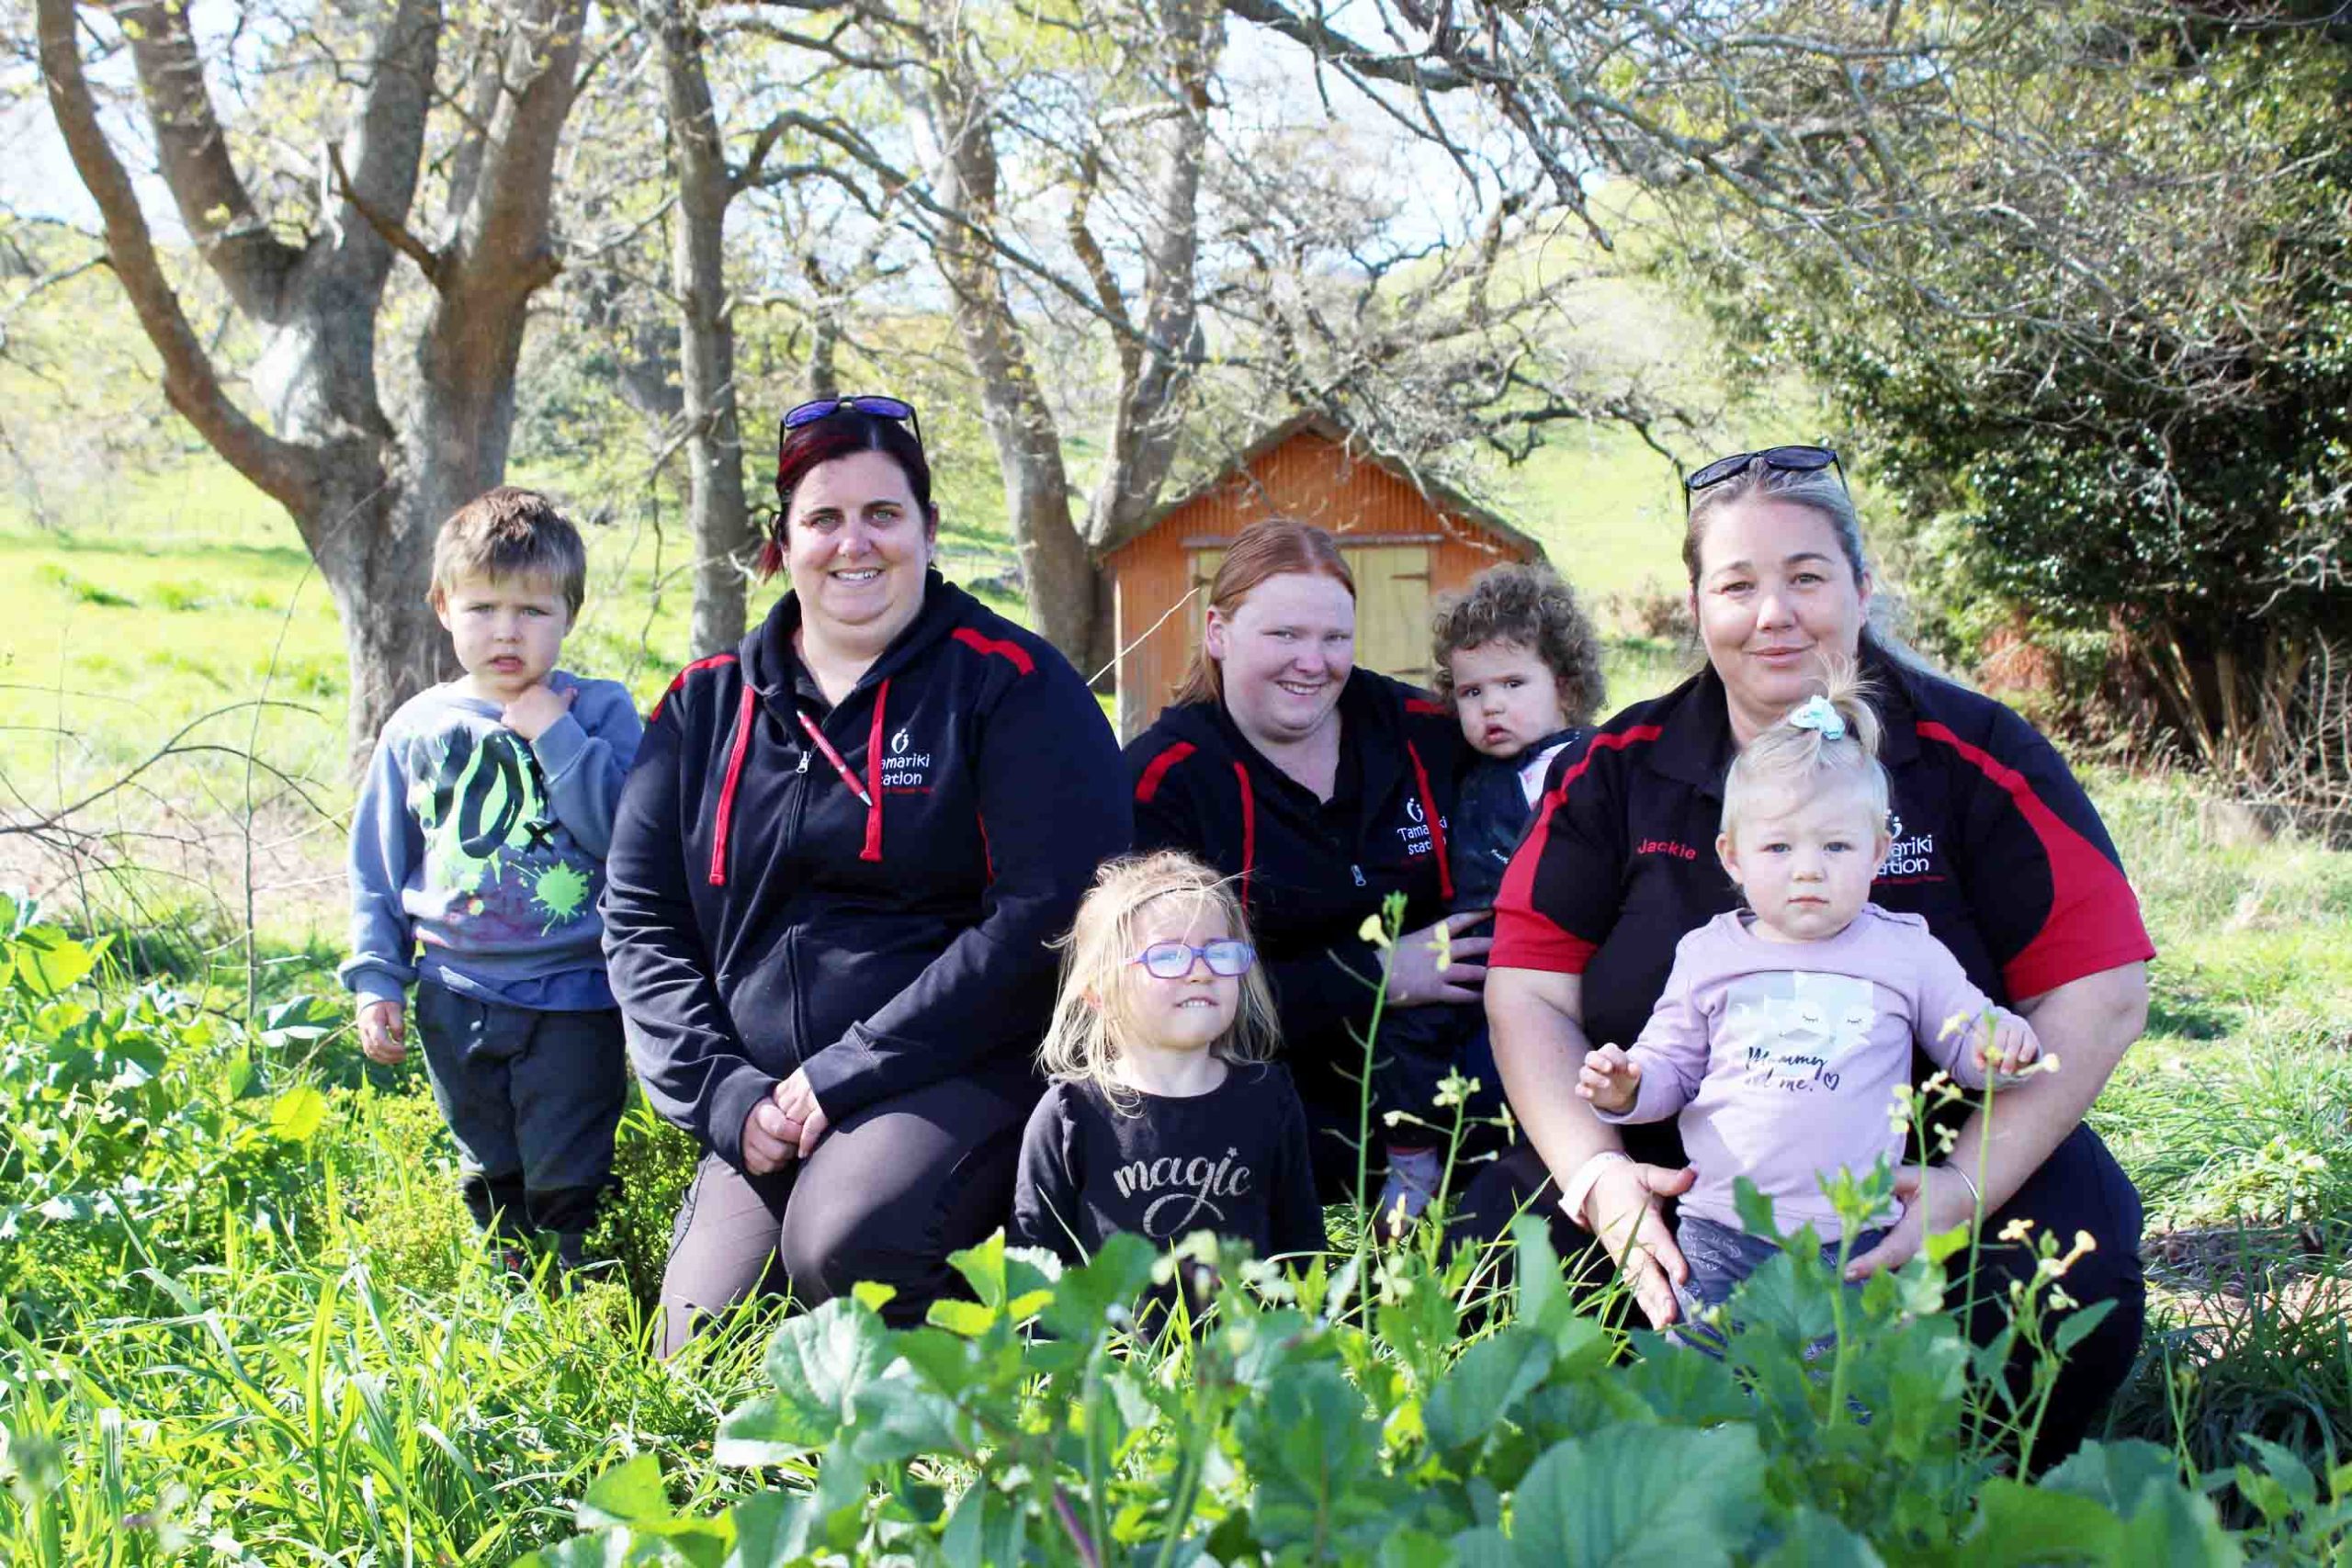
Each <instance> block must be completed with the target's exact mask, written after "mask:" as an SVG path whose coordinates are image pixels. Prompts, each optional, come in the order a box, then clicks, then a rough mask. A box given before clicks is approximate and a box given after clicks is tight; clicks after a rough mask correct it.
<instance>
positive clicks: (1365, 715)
mask: <svg viewBox="0 0 2352 1568" xmlns="http://www.w3.org/2000/svg"><path fill="white" fill-rule="evenodd" d="M1204 621H1205V625H1204V633H1203V637H1202V646H1201V647H1200V648H1199V649H1195V650H1194V653H1193V667H1192V671H1191V672H1190V674H1189V675H1188V676H1187V677H1186V679H1185V682H1184V684H1183V686H1182V688H1181V689H1179V691H1178V692H1177V694H1176V700H1175V702H1174V703H1173V704H1171V705H1170V706H1169V708H1168V709H1167V710H1166V711H1165V712H1163V713H1162V714H1161V715H1160V716H1159V719H1158V720H1157V721H1156V722H1155V723H1154V724H1153V725H1152V727H1151V728H1149V729H1148V730H1146V731H1145V732H1144V733H1143V734H1142V735H1140V736H1138V737H1137V738H1136V739H1135V740H1134V741H1133V742H1131V743H1130V744H1129V745H1128V747H1127V767H1128V772H1129V773H1130V775H1131V776H1132V777H1133V779H1134V781H1135V809H1136V843H1137V847H1138V848H1141V849H1181V850H1185V851H1188V852H1191V853H1192V854H1193V855H1195V856H1198V857H1199V858H1200V859H1202V860H1204V861H1205V862H1206V863H1209V864H1210V865H1213V866H1215V867H1216V868H1217V869H1218V870H1220V871H1222V872H1224V873H1226V874H1227V875H1230V876H1233V877H1236V878H1238V880H1239V882H1240V885H1241V895H1242V898H1243V901H1244V902H1245V904H1246V905H1247V907H1248V908H1249V911H1250V920H1251V923H1252V924H1253V926H1254V927H1255V929H1256V931H1257V933H1258V952H1259V956H1260V959H1261V962H1262V963H1263V964H1264V965H1265V968H1266V974H1267V977H1268V978H1269V979H1271V980H1272V982H1273V989H1274V999H1275V1003H1276V1006H1277V1008H1278V1009H1279V1010H1280V1011H1281V1014H1282V1024H1283V1030H1282V1032H1283V1057H1284V1059H1285V1060H1286V1061H1287V1062H1288V1063H1289V1064H1290V1066H1291V1071H1292V1074H1293V1076H1294V1077H1295V1078H1296V1079H1297V1082H1298V1089H1299V1094H1300V1097H1301V1098H1302V1099H1303V1100H1305V1101H1306V1110H1307V1117H1308V1120H1309V1122H1311V1123H1312V1124H1313V1128H1314V1138H1313V1144H1314V1157H1315V1176H1316V1186H1317V1190H1318V1191H1319V1192H1320V1193H1321V1195H1322V1197H1323V1200H1324V1201H1326V1202H1338V1201H1341V1200H1342V1199H1343V1198H1346V1197H1350V1196H1353V1195H1355V1185H1356V1178H1357V1169H1358V1158H1357V1151H1356V1146H1355V1145H1356V1141H1357V1139H1358V1138H1359V1136H1360V1128H1361V1127H1362V1124H1363V1111H1362V1109H1361V1103H1362V1094H1361V1091H1360V1089H1359V1086H1358V1082H1357V1080H1358V1079H1359V1078H1361V1077H1362V1076H1363V1066H1364V1052H1363V1045H1362V1043H1360V1042H1361V1040H1362V1038H1363V1034H1364V1033H1365V1032H1368V1031H1369V1029H1370V1027H1371V1024H1372V1013H1373V1002H1374V997H1375V995H1376V993H1377V991H1378V988H1379V987H1378V977H1379V971H1380V954H1379V953H1377V952H1376V951H1375V950H1374V948H1373V947H1372V946H1371V945H1370V944H1369V943H1367V942H1365V941H1364V940H1363V936H1362V935H1360V934H1359V932H1360V931H1361V928H1362V927H1363V922H1364V919H1365V917H1366V916H1368V915H1375V914H1378V913H1379V912H1380V909H1381V907H1382V903H1383V901H1384V900H1385V898H1386V897H1387V896H1388V895H1389V894H1391V893H1401V894H1403V895H1404V896H1405V901H1406V903H1405V908H1406V914H1405V924H1406V926H1407V928H1408V935H1407V936H1406V937H1405V938H1404V939H1403V940H1402V941H1401V942H1399V943H1398V944H1397V963H1396V965H1395V967H1394V970H1393V971H1392V973H1391V975H1390V977H1389V983H1388V1003H1387V1005H1388V1006H1389V1007H1390V1008H1397V1007H1419V1006H1424V1005H1430V1006H1440V1007H1448V1006H1451V1007H1475V1006H1476V1005H1477V1001H1478V992H1477V991H1476V988H1475V987H1476V986H1477V984H1478V983H1479V980H1480V979H1481V978H1482V976H1484V974H1485V970H1484V969H1483V968H1482V967H1481V965H1480V962H1479V961H1480V959H1481V958H1482V956H1483V955H1484V953H1486V949H1487V940H1486V938H1485V937H1483V936H1476V937H1474V936H1467V935H1463V934H1459V933H1461V932H1464V931H1467V930H1468V929H1469V928H1470V927H1471V926H1473V925H1475V924H1476V921H1477V920H1478V919H1483V918H1484V917H1483V916H1482V915H1466V916H1457V917H1455V918H1454V919H1453V924H1452V926H1451V930H1452V931H1453V932H1454V933H1456V934H1454V935H1453V938H1452V959H1453V962H1452V964H1451V965H1450V966H1449V967H1447V968H1443V969H1441V968H1439V967H1438V964H1437V962H1436V957H1435V953H1434V951H1433V943H1432V941H1431V938H1432V935H1433V930H1434V923H1435V922H1438V921H1440V920H1442V919H1443V918H1444V917H1443V914H1442V907H1443V904H1444V902H1445V900H1446V899H1447V898H1448V897H1452V894H1453V887H1452V881H1451V875H1450V871H1449V868H1448V866H1447V863H1446V850H1445V822H1446V818H1447V816H1448V814H1449V813H1451V812H1452V810H1453V775H1454V767H1455V763H1456V761H1457V760H1458V756H1459V752H1460V749H1461V746H1462V731H1461V728H1460V726H1459V725H1458V724H1457V723H1456V721H1455V719H1454V716H1453V711H1452V709H1451V708H1450V707H1447V706H1445V705H1442V704H1439V703H1437V702H1435V701H1434V700H1432V699H1430V697H1429V696H1428V695H1427V694H1424V693H1421V692H1418V691H1416V690H1414V689H1413V688H1412V687H1410V686H1408V685H1406V684H1404V683H1403V682H1398V681H1392V680H1390V679H1388V678H1387V677H1386V676H1385V675H1379V674H1375V673H1374V672H1373V671H1369V670H1360V669H1358V668H1356V663H1355V628H1356V600H1355V580H1354V578H1353V577H1352V576H1351V574H1350V572H1349V570H1348V564H1347V561H1346V559H1345V558H1343V557H1342V556H1341V555H1340V547H1339V544H1338V541H1336V540H1335V539H1334V538H1333V537H1332V536H1330V535H1329V534H1328V533H1326V532H1325V531H1324V530H1322V529H1320V528H1317V527H1313V526H1310V525H1307V524H1304V523H1298V522H1294V521H1292V520H1290V519H1287V518H1270V519H1267V520H1265V521H1263V522H1260V523H1256V524H1253V525H1250V527H1249V528H1247V529H1245V530H1243V531H1242V533H1241V535H1240V536H1239V537H1238V538H1236V539H1235V540H1234V541H1233V544H1232V546H1231V547H1229V548H1228V549H1227V551H1226V553H1225V558H1224V560H1223V561H1222V562H1221V563H1220V564H1219V566H1218V568H1217V574H1216V581H1215V583H1213V584H1212V585H1211V587H1210V591H1209V604H1208V610H1207V613H1206V615H1205V617H1204ZM1383 1058H1384V1059H1383V1060H1382V1061H1380V1062H1379V1063H1378V1065H1377V1066H1375V1068H1374V1081H1373V1105H1372V1118H1371V1134H1370V1135H1371V1138H1372V1139H1373V1141H1374V1145H1375V1146H1374V1148H1373V1149H1371V1150H1369V1151H1368V1152H1367V1154H1366V1156H1365V1158H1364V1164H1365V1165H1366V1166H1367V1167H1368V1168H1369V1169H1370V1170H1371V1172H1373V1173H1374V1175H1377V1173H1378V1172H1379V1171H1380V1170H1381V1168H1382V1167H1383V1166H1384V1165H1385V1166H1386V1167H1388V1168H1389V1171H1390V1185H1389V1187H1388V1189H1387V1190H1385V1192H1384V1193H1383V1195H1382V1197H1381V1200H1380V1207H1381V1209H1382V1211H1383V1212H1384V1213H1385V1212H1386V1211H1387V1210H1389V1209H1390V1208H1391V1207H1392V1206H1393V1205H1394V1204H1395V1202H1396V1201H1397V1200H1398V1199H1399V1198H1404V1199H1405V1200H1406V1201H1407V1203H1408V1207H1409V1208H1411V1209H1412V1210H1414V1211H1415V1212H1418V1210H1419V1201H1416V1200H1418V1199H1419V1197H1421V1196H1422V1195H1423V1194H1425V1193H1426V1192H1427V1191H1428V1190H1429V1189H1430V1186H1432V1185H1433V1184H1434V1181H1435V1178H1436V1174H1437V1173H1436V1166H1437V1164H1438V1157H1437V1155H1436V1152H1435V1150H1434V1149H1433V1148H1431V1147H1430V1146H1429V1145H1430V1134H1428V1133H1427V1132H1426V1131H1424V1130H1423V1129H1421V1128H1419V1127H1416V1126H1414V1125H1413V1124H1412V1123H1410V1122H1404V1123H1401V1124H1398V1125H1397V1127H1395V1128H1394V1129H1393V1130H1392V1129H1391V1127H1390V1124H1389V1122H1388V1120H1387V1115H1388V1112H1390V1111H1401V1112H1407V1113H1409V1114H1412V1115H1415V1116H1419V1117H1422V1118H1424V1119H1432V1120H1433V1119H1435V1118H1436V1117H1437V1116H1438V1115H1439V1114H1440V1112H1438V1111H1436V1110H1435V1108H1434V1107H1433V1105H1432V1100H1433V1099H1434V1097H1435V1095H1436V1092H1437V1085H1438V1080H1439V1079H1440V1078H1441V1077H1442V1076H1443V1075H1444V1073H1445V1071H1446V1070H1447V1068H1448V1066H1450V1064H1449V1063H1447V1062H1444V1061H1442V1060H1438V1059H1436V1058H1434V1057H1433V1056H1430V1055H1426V1054H1423V1053H1421V1052H1419V1051H1418V1050H1409V1049H1404V1048H1399V1047H1395V1046H1391V1047H1389V1048H1385V1049H1384V1050H1383ZM1488 1087H1489V1088H1491V1087H1492V1086H1488ZM1383 1145H1385V1146H1383Z"/></svg>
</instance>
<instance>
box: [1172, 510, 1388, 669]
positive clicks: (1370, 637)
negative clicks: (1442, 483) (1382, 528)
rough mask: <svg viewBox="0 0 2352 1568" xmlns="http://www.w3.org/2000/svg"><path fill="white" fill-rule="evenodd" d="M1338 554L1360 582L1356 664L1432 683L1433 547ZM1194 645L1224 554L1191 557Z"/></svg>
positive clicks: (1347, 545)
mask: <svg viewBox="0 0 2352 1568" xmlns="http://www.w3.org/2000/svg"><path fill="white" fill-rule="evenodd" d="M1340 555H1341V556H1343V557H1344V558H1346V560H1347V563H1348V570H1349V571H1350V572H1351V573H1353V574H1354V577H1355V580H1356V662H1357V663H1358V664H1361V665H1363V667H1364V668H1365V669H1367V670H1376V671H1379V672H1380V673H1381V674H1383V675H1393V676H1395V677H1396V678H1397V680H1399V681H1410V682H1412V683H1413V684H1415V685H1417V686H1426V685H1428V684H1429V683H1430V676H1431V673H1432V672H1431V671H1430V547H1429V546H1428V545H1426V544H1419V543H1407V544H1396V545H1386V544H1374V543H1370V542H1367V543H1364V544H1362V545H1358V544H1355V543H1353V542H1352V541H1348V542H1344V543H1342V545H1341V547H1340ZM1192 558H1193V574H1192V587H1193V589H1194V590H1195V592H1193V603H1192V605H1191V612H1192V646H1193V647H1195V648H1197V647H1199V646H1200V641H1201V626H1202V623H1203V622H1204V619H1205V617H1206V615H1207V608H1208V602H1209V585H1210V584H1211V583H1212V582H1214V581H1216V569H1217V567H1218V565H1219V563H1221V562H1222V561H1223V560H1224V559H1225V551H1223V550H1222V549H1195V550H1193V552H1192Z"/></svg>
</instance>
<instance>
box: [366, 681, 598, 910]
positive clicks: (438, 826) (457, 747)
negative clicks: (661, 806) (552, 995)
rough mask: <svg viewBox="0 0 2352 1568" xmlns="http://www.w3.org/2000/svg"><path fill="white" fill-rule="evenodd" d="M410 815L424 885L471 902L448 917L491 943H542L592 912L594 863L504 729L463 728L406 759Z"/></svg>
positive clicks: (527, 753)
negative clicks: (512, 938)
mask: <svg viewBox="0 0 2352 1568" xmlns="http://www.w3.org/2000/svg"><path fill="white" fill-rule="evenodd" d="M409 761H410V767H411V769H412V770H413V772H412V776H411V778H410V780H409V788H408V804H409V809H410V811H411V812H413V814H414V816H415V818H416V821H417V826H418V828H419V829H421V830H422V831H423V833H424V864H425V886H427V887H431V888H436V889H447V890H448V891H450V892H454V893H469V894H472V895H473V897H471V898H469V899H468V900H466V901H465V902H463V903H459V904H453V906H452V908H451V910H450V913H451V915H452V916H453V917H458V918H463V919H468V920H469V921H473V922H479V923H480V925H481V929H482V931H483V932H484V934H485V935H486V936H489V937H491V938H492V939H495V938H496V937H499V936H505V935H521V934H523V933H524V932H526V931H537V933H538V934H539V935H541V936H545V935H547V934H548V933H549V932H551V931H555V930H556V929H557V928H558V927H560V926H567V925H570V924H571V923H572V922H573V921H575V920H577V919H580V918H581V917H582V915H583V914H585V913H587V912H588V911H589V910H590V909H591V908H594V896H595V890H596V889H595V882H596V867H595V863H594V862H593V861H591V860H590V859H589V858H588V857H587V855H585V854H584V853H582V852H581V851H580V849H579V846H578V845H577V844H575V843H573V842H572V840H571V835H570V834H569V833H568V832H566V831H564V829H563V826H562V824H561V823H560V821H559V820H557V818H556V815H555V810H554V808H553V807H552V806H550V805H549V804H548V788H547V779H546V776H545V775H544V774H543V773H541V772H540V770H539V760H538V758H537V756H535V755H533V754H532V751H531V748H530V745H529V743H528V742H526V740H524V739H523V738H522V737H521V736H519V735H516V734H515V733H514V732H513V731H511V730H505V729H500V730H495V731H492V732H489V733H481V734H478V733H477V732H476V731H474V730H472V729H469V728H466V727H464V726H462V725H458V726H453V727H451V728H448V729H446V730H444V731H443V732H442V733H441V734H440V735H438V736H436V737H435V738H433V739H429V740H423V741H420V742H418V744H417V745H415V746H414V747H413V748H412V749H411V750H410V753H409Z"/></svg>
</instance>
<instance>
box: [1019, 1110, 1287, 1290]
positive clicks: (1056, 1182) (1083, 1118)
mask: <svg viewBox="0 0 2352 1568" xmlns="http://www.w3.org/2000/svg"><path fill="white" fill-rule="evenodd" d="M1133 1103H1134V1109H1133V1110H1132V1111H1124V1112H1123V1111H1120V1110H1119V1108H1118V1107H1116V1106H1114V1105H1113V1104H1112V1103H1111V1101H1110V1100H1109V1098H1108V1097H1107V1096H1106V1095H1104V1094H1103V1091H1102V1090H1101V1089H1097V1088H1096V1087H1095V1086H1094V1085H1092V1084H1091V1083H1079V1082H1059V1083H1056V1084H1054V1085H1053V1086H1052V1087H1050V1088H1049V1089H1046V1097H1045V1099H1043V1100H1040V1101H1038V1103H1037V1109H1036V1110H1035V1111H1034V1112H1032V1113H1031V1115H1030V1117H1029V1127H1028V1131H1027V1132H1026V1133H1025V1134H1023V1138H1022V1142H1021V1175H1020V1180H1019V1183H1018V1185H1017V1186H1016V1187H1015V1188H1014V1190H1013V1198H1012V1228H1011V1232H1010V1239H1011V1240H1012V1241H1013V1242H1015V1243H1017V1244H1020V1245H1023V1246H1029V1247H1044V1248H1046V1249H1047V1250H1049V1251H1052V1252H1055V1253H1057V1254H1058V1255H1060V1257H1061V1258H1063V1260H1064V1261H1066V1262H1069V1263H1077V1262H1080V1261H1081V1260H1083V1259H1084V1258H1089V1257H1091V1256H1092V1255H1093V1253H1094V1252H1095V1250H1096V1249H1097V1248H1099V1247H1101V1246H1102V1245H1103V1238H1104V1237H1106V1236H1109V1235H1115V1234H1116V1233H1118V1232H1120V1231H1132V1232H1134V1233H1135V1234H1136V1235H1140V1236H1143V1237H1145V1238H1146V1239H1147V1240H1149V1241H1151V1242H1153V1243H1155V1244H1157V1245H1159V1246H1161V1247H1166V1246H1168V1245H1170V1244H1171V1243H1173V1242H1176V1241H1178V1240H1181V1239H1182V1237H1184V1236H1187V1235H1191V1234H1192V1233H1193V1232H1194V1231H1199V1230H1209V1231H1215V1232H1216V1234H1217V1235H1220V1236H1223V1237H1226V1238H1227V1239H1229V1240H1233V1241H1240V1242H1246V1243H1248V1244H1249V1246H1250V1250H1251V1251H1252V1252H1253V1253H1254V1254H1255V1255H1256V1256H1258V1257H1260V1258H1268V1257H1272V1256H1274V1255H1275V1254H1278V1253H1295V1252H1318V1251H1320V1250H1322V1248H1323V1245H1324V1236H1323V1212H1322V1209H1321V1208H1320V1207H1319V1206H1318V1205H1317V1202H1316V1201H1315V1178H1314V1174H1313V1171H1312V1169H1311V1168H1310V1165H1309V1162H1308V1155H1307V1143H1306V1110H1305V1108H1304V1107H1303V1106H1302V1105H1301V1104H1300V1103H1299V1099H1298V1090H1297V1089H1296V1088H1295V1087H1294V1086H1293V1084H1292V1083H1291V1077H1290V1074H1289V1072H1288V1071H1286V1070H1285V1069H1284V1068H1283V1067H1282V1066H1278V1065H1275V1064H1272V1063H1261V1064H1240V1065H1237V1066H1234V1067H1233V1068H1232V1069H1231V1070H1230V1071H1228V1072H1227V1074H1226V1078H1225V1082H1223V1083H1222V1084H1220V1085H1218V1086H1217V1087H1216V1089H1211V1090H1210V1091H1209V1092H1208V1093H1206V1094H1202V1095H1194V1096H1192V1097H1190V1098H1188V1099H1170V1098H1169V1097H1166V1096H1162V1095H1155V1094H1144V1095H1138V1096H1136V1099H1135V1101H1134V1102H1133Z"/></svg>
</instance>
